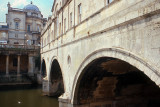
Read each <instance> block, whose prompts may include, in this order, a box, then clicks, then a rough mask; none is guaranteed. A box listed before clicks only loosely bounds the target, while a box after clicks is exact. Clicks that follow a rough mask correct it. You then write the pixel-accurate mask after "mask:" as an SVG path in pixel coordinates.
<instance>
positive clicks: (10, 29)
mask: <svg viewBox="0 0 160 107" xmlns="http://www.w3.org/2000/svg"><path fill="white" fill-rule="evenodd" d="M7 7H8V13H7V14H6V23H5V24H1V26H0V76H1V79H0V82H2V83H3V82H13V80H14V79H15V78H17V76H18V77H19V78H21V79H19V80H17V79H15V80H17V81H15V82H23V81H25V80H26V81H27V78H26V77H27V76H34V74H36V73H37V71H38V68H37V66H38V65H36V64H38V63H39V62H38V58H39V47H40V34H41V30H42V29H43V27H44V26H45V23H46V21H47V20H46V19H45V18H43V15H42V14H41V11H40V10H39V8H38V7H37V6H36V5H34V4H33V3H32V2H31V3H30V4H28V5H26V6H25V7H24V8H23V9H18V8H13V7H11V4H10V3H8V4H7ZM24 75H25V77H24ZM4 78H9V79H4ZM25 78H26V79H25ZM28 78H29V77H28ZM5 80H6V81H5Z"/></svg>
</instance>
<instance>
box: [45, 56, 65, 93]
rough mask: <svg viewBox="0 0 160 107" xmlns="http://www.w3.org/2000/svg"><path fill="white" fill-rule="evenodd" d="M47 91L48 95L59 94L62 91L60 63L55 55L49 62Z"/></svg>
mask: <svg viewBox="0 0 160 107" xmlns="http://www.w3.org/2000/svg"><path fill="white" fill-rule="evenodd" d="M48 78H49V84H50V87H49V90H50V91H49V92H50V96H60V95H62V94H63V93H64V82H63V74H62V71H61V67H60V64H59V62H58V60H57V58H56V57H53V58H52V60H51V63H50V72H49V77H48Z"/></svg>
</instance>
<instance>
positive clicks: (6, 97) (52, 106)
mask: <svg viewBox="0 0 160 107" xmlns="http://www.w3.org/2000/svg"><path fill="white" fill-rule="evenodd" d="M41 90H42V89H40V88H38V89H23V90H8V91H0V107H59V106H58V99H56V98H53V97H47V96H42V91H41Z"/></svg>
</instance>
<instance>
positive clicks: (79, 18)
mask: <svg viewBox="0 0 160 107" xmlns="http://www.w3.org/2000/svg"><path fill="white" fill-rule="evenodd" d="M81 16H82V7H81V3H80V4H79V5H78V23H80V22H81Z"/></svg>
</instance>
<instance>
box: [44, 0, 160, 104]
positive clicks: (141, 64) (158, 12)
mask: <svg viewBox="0 0 160 107" xmlns="http://www.w3.org/2000/svg"><path fill="white" fill-rule="evenodd" d="M52 12H53V14H52V17H49V20H48V23H47V26H46V27H45V29H44V30H43V32H42V36H41V41H42V47H41V61H42V66H41V72H42V75H43V77H44V79H43V93H44V94H45V95H49V96H59V105H60V107H130V106H132V107H155V106H156V105H157V104H158V105H160V102H159V101H160V89H159V87H160V0H104V1H103V0H102V2H100V1H99V0H55V1H54V4H53V7H52Z"/></svg>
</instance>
